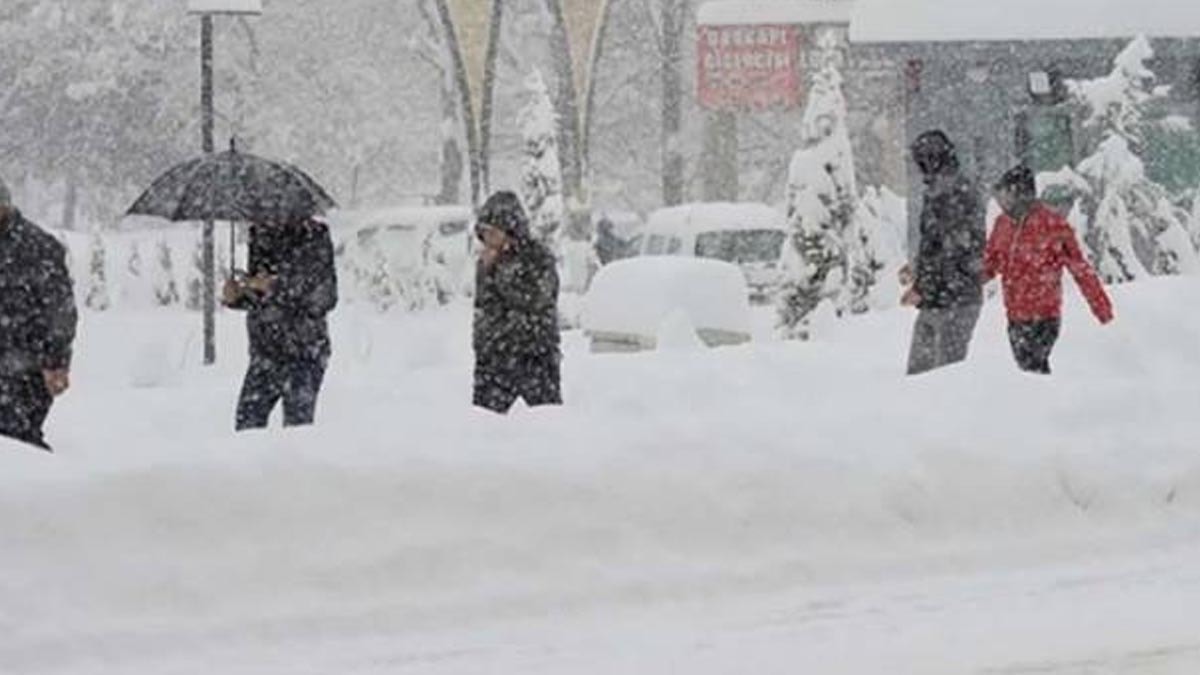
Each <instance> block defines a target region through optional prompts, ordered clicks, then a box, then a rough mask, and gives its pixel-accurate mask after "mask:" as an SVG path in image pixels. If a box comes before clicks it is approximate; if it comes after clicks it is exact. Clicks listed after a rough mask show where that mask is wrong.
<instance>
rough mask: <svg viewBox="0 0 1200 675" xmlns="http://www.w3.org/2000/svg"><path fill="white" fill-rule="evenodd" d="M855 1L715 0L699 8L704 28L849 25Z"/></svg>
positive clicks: (700, 20)
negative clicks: (809, 24)
mask: <svg viewBox="0 0 1200 675" xmlns="http://www.w3.org/2000/svg"><path fill="white" fill-rule="evenodd" d="M855 1H856V0H712V1H711V2H706V3H704V4H703V5H701V6H700V11H699V13H698V16H697V22H698V23H699V24H700V25H701V26H750V25H776V24H806V23H849V22H850V14H851V9H852V8H853V6H854V3H855Z"/></svg>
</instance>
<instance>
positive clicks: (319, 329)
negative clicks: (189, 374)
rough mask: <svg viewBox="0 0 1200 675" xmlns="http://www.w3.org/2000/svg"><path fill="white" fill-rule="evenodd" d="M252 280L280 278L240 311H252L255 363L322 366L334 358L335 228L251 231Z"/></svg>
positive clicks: (309, 225)
mask: <svg viewBox="0 0 1200 675" xmlns="http://www.w3.org/2000/svg"><path fill="white" fill-rule="evenodd" d="M249 262H250V264H249V269H248V272H249V274H250V276H255V275H258V274H267V275H270V276H273V277H275V283H274V285H273V286H272V288H271V291H270V292H268V293H267V294H265V295H262V296H258V295H255V294H253V293H248V294H245V295H243V296H242V301H241V302H239V303H236V304H235V305H234V308H235V309H245V310H248V312H249V313H248V315H247V317H246V327H247V330H248V331H249V334H250V355H251V357H258V358H266V359H271V360H295V359H300V360H320V359H325V358H328V356H329V354H330V351H331V349H330V342H329V325H328V322H327V320H326V315H327V314H329V312H331V311H333V309H334V307H336V306H337V302H338V290H337V270H336V268H335V266H334V255H333V240H332V238H331V237H330V234H329V227H328V226H327V225H325V224H324V223H320V222H317V221H308V222H306V223H304V224H303V225H293V226H266V225H255V226H253V227H251V229H250V261H249Z"/></svg>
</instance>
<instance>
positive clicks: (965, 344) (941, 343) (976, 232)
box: [900, 131, 987, 375]
mask: <svg viewBox="0 0 1200 675" xmlns="http://www.w3.org/2000/svg"><path fill="white" fill-rule="evenodd" d="M912 156H913V161H914V162H916V165H917V167H918V168H919V169H920V171H921V174H922V175H923V176H924V180H925V201H924V204H923V206H922V208H921V217H920V223H919V241H918V242H917V246H916V248H917V251H916V256H915V259H914V260H913V262H912V263H911V264H910V265H908V266H906V267H905V268H904V269H903V270H901V272H900V283H901V284H902V285H905V286H910V287H909V288H908V290H907V291H906V292H905V293H904V296H903V299H902V302H903V304H905V305H906V306H910V307H916V308H917V309H918V310H919V312H918V314H917V320H916V324H915V325H914V326H913V336H912V347H911V349H910V352H909V357H908V374H909V375H916V374H919V373H924V372H928V371H930V370H934V369H936V368H941V367H943V366H947V365H950V364H954V363H958V362H960V361H963V360H965V359H966V358H967V352H968V349H969V348H970V344H971V336H972V335H973V334H974V332H975V324H976V323H978V322H979V314H980V310H981V308H982V306H983V284H982V282H981V281H980V271H981V269H982V266H983V251H984V245H985V243H986V240H987V229H986V227H987V226H986V222H985V221H986V218H987V216H986V215H985V212H984V208H983V203H982V201H981V200H980V197H979V192H978V190H977V189H976V186H975V185H974V184H973V183H972V182H971V181H970V180H968V179H967V178H966V177H965V176H963V175H962V173H961V172H960V170H959V163H958V155H957V153H956V151H955V148H954V144H953V143H951V142H950V139H949V138H948V137H947V136H946V134H945V133H943V132H941V131H929V132H926V133H923V134H921V135H920V136H919V137H918V138H917V140H916V142H915V143H913V147H912Z"/></svg>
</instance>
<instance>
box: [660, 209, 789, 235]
mask: <svg viewBox="0 0 1200 675" xmlns="http://www.w3.org/2000/svg"><path fill="white" fill-rule="evenodd" d="M786 227H787V219H786V218H785V217H784V214H783V212H781V211H778V210H776V209H773V208H771V207H770V206H767V205H766V204H759V203H755V202H745V203H731V202H697V203H693V204H683V205H680V206H671V207H667V208H664V209H659V210H658V211H655V212H654V213H652V214H650V219H649V221H648V222H647V224H646V231H647V232H648V233H663V232H669V233H674V234H678V233H681V232H685V231H693V232H695V231H704V230H782V229H785V228H786Z"/></svg>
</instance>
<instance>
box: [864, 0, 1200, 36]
mask: <svg viewBox="0 0 1200 675" xmlns="http://www.w3.org/2000/svg"><path fill="white" fill-rule="evenodd" d="M1137 35H1147V36H1149V37H1200V9H1198V8H1197V4H1196V2H1195V1H1194V0H1137V1H1134V0H1005V1H1004V2H998V1H993V2H965V1H964V0H858V2H857V3H856V4H855V7H854V11H853V15H852V18H851V22H850V39H851V40H852V41H853V42H967V41H1009V40H1059V39H1106V38H1129V37H1134V36H1137Z"/></svg>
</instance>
